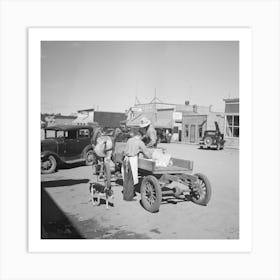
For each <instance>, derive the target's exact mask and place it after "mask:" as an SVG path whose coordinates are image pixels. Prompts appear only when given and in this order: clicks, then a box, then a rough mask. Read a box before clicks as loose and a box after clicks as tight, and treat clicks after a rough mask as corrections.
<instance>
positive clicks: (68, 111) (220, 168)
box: [40, 40, 242, 240]
mask: <svg viewBox="0 0 280 280" xmlns="http://www.w3.org/2000/svg"><path fill="white" fill-rule="evenodd" d="M40 51H41V55H40V56H41V67H40V68H41V76H40V80H41V119H40V129H41V213H40V214H41V239H191V240H193V239H199V240H201V239H207V240H209V239H210V240H212V239H215V240H228V239H233V240H238V239H239V238H240V232H239V231H240V217H239V215H240V213H239V204H240V203H239V187H240V186H239V138H240V127H241V125H240V115H239V104H240V101H239V59H240V57H239V41H238V40H215V41H214V40H213V41H209V40H206V41H199V40H197V41H196V40H192V41H171V40H166V41H116V40H115V41H102V40H101V41H80V40H77V41H65V40H64V41H59V40H56V41H51V40H42V41H41V43H40ZM241 123H242V121H241ZM241 137H242V135H241Z"/></svg>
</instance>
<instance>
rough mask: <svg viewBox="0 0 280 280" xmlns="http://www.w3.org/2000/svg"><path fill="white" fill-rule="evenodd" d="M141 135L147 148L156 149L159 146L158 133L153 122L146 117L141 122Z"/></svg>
mask: <svg viewBox="0 0 280 280" xmlns="http://www.w3.org/2000/svg"><path fill="white" fill-rule="evenodd" d="M139 131H140V133H141V135H142V141H143V142H144V143H145V145H146V146H147V148H155V147H156V146H157V132H156V130H155V129H154V127H153V125H152V124H151V121H150V120H149V119H147V118H146V117H143V118H142V119H141V120H140V130H139Z"/></svg>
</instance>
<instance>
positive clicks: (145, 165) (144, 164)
mask: <svg viewBox="0 0 280 280" xmlns="http://www.w3.org/2000/svg"><path fill="white" fill-rule="evenodd" d="M171 160H172V162H173V165H171V166H167V167H162V166H156V163H155V161H153V160H150V159H145V158H139V159H138V169H140V171H141V170H142V171H144V172H149V173H152V174H184V173H187V174H188V173H190V172H191V171H192V170H193V162H192V161H190V160H182V159H177V158H171Z"/></svg>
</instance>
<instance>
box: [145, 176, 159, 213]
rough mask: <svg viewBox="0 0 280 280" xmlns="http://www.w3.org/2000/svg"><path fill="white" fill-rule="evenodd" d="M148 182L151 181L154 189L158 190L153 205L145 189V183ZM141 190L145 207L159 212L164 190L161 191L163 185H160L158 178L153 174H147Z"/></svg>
mask: <svg viewBox="0 0 280 280" xmlns="http://www.w3.org/2000/svg"><path fill="white" fill-rule="evenodd" d="M147 182H149V183H150V184H151V185H153V187H154V190H155V192H156V199H155V202H154V203H153V204H152V205H150V204H149V202H148V201H147V200H146V198H145V191H144V189H145V184H146V183H147ZM140 192H141V202H142V205H143V207H144V208H145V209H146V210H147V211H149V212H151V213H155V212H158V211H159V207H160V204H161V199H162V192H161V187H160V185H159V182H158V180H157V178H156V177H154V176H152V175H148V176H146V177H145V178H144V179H143V181H142V183H141V188H140Z"/></svg>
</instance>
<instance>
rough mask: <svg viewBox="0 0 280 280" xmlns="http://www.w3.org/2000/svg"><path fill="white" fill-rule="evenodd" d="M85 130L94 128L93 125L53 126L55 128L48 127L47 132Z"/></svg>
mask: <svg viewBox="0 0 280 280" xmlns="http://www.w3.org/2000/svg"><path fill="white" fill-rule="evenodd" d="M83 128H93V126H91V125H70V124H69V125H67V124H64V125H61V126H59V125H53V126H48V127H46V128H45V129H46V130H75V129H83Z"/></svg>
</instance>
